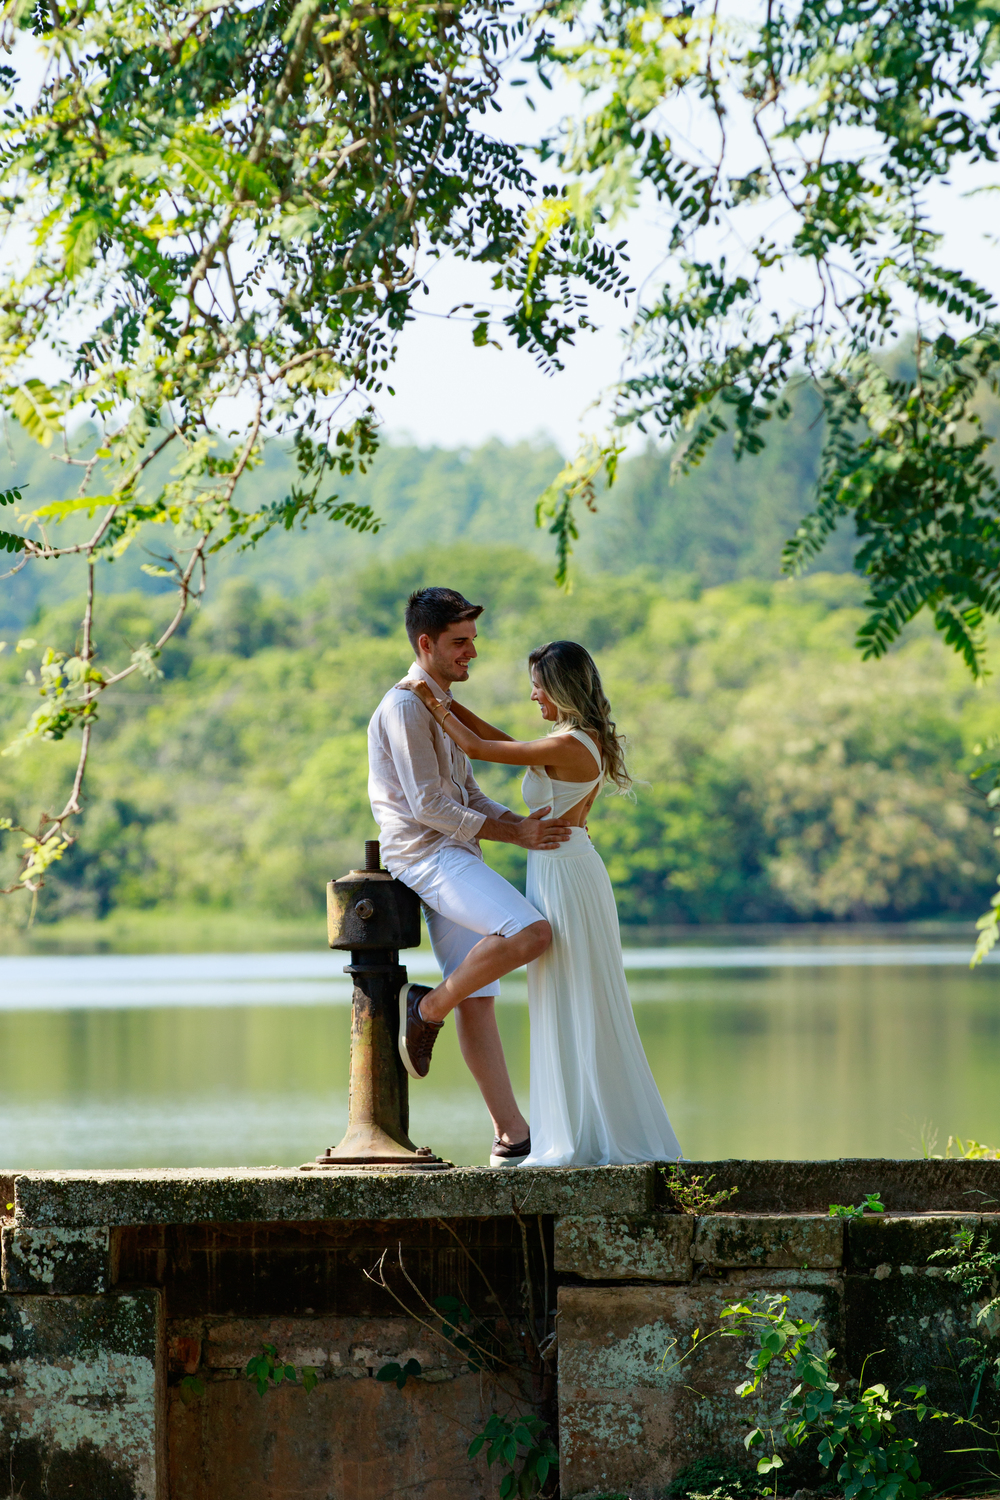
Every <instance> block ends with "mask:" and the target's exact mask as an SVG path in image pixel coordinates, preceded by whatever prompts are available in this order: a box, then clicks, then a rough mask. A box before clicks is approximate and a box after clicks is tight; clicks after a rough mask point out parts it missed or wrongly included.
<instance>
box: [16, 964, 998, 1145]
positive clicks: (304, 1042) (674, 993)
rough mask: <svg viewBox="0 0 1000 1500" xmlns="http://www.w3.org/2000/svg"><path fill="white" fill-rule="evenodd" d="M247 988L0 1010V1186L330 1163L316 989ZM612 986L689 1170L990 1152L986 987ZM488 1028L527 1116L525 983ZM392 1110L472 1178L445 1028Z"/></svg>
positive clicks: (470, 1092) (845, 982) (338, 1088)
mask: <svg viewBox="0 0 1000 1500" xmlns="http://www.w3.org/2000/svg"><path fill="white" fill-rule="evenodd" d="M851 956H852V957H853V956H854V955H851ZM279 957H282V958H285V959H287V957H288V955H281V956H279ZM18 962H24V963H33V962H37V960H23V961H18ZM65 962H67V963H69V962H71V961H70V960H65ZM66 972H67V975H68V972H69V971H66ZM192 976H193V977H191V978H190V980H189V981H188V982H190V983H191V984H193V985H194V986H195V987H196V990H197V986H198V984H199V983H200V982H201V981H199V980H198V979H197V971H196V970H193V971H192ZM138 982H140V983H141V976H140V978H139V981H138ZM178 982H179V981H178ZM234 982H235V981H234ZM242 982H243V983H244V984H247V983H251V984H252V983H254V981H253V980H249V979H247V980H244V981H242ZM257 982H260V983H265V984H268V985H270V984H284V985H285V986H286V989H285V990H283V992H282V1001H281V1003H277V1004H274V1003H266V1000H265V997H264V996H260V995H258V997H257V998H258V1002H259V1001H261V1000H265V1003H255V1004H252V1005H248V1004H246V1003H245V1001H244V1003H243V1004H239V1005H237V1004H234V1003H224V1004H204V1003H203V1004H197V1003H195V1004H191V1003H187V1004H185V1003H183V1001H184V999H188V1000H190V999H191V998H194V996H193V995H192V993H191V992H190V991H189V992H188V993H187V995H181V996H179V997H178V995H177V994H176V993H175V992H172V997H173V1003H172V1004H170V1005H157V1004H151V1003H147V1004H145V1005H129V1006H126V1007H122V1006H120V1005H119V1006H117V1007H111V1006H109V1005H107V1001H106V1000H105V1008H101V1007H100V1005H97V1006H90V1007H88V1008H85V1009H69V1010H67V1009H56V1008H47V1009H39V1010H31V1009H12V1010H3V1009H0V1059H2V1084H0V1167H8V1166H12V1167H13V1166H16V1167H71V1166H84V1167H85V1166H90V1167H97V1166H137V1165H150V1166H152V1165H174V1166H187V1165H191V1166H194V1165H217V1166H225V1165H254V1164H261V1165H267V1164H272V1163H281V1164H294V1163H296V1162H299V1161H303V1160H305V1159H307V1158H309V1157H312V1156H314V1155H315V1154H316V1153H317V1151H319V1150H321V1149H322V1148H324V1147H325V1146H327V1145H332V1144H334V1143H335V1142H336V1141H337V1140H338V1139H339V1137H340V1135H341V1134H342V1133H343V1129H344V1125H345V1122H346V1114H347V1095H346V1082H347V1069H348V1052H349V1011H348V1008H347V1006H346V1004H344V1003H342V1002H343V999H344V998H345V997H342V996H341V995H340V993H339V990H340V982H339V981H334V982H333V983H334V985H335V986H336V989H335V990H334V989H328V990H327V991H326V999H327V1003H323V1000H322V997H321V996H317V995H315V994H314V993H313V992H312V989H309V991H308V994H307V996H303V995H302V991H300V992H299V993H300V998H306V999H307V1002H308V1003H305V1004H302V1003H295V1000H294V995H293V994H290V993H289V992H288V989H287V987H288V986H292V988H294V985H295V984H296V983H297V984H300V985H307V986H312V985H314V984H318V983H321V981H317V980H314V979H313V978H312V977H311V976H309V975H300V976H294V975H292V976H289V975H286V978H285V979H281V978H280V975H279V974H276V973H273V972H271V971H270V970H269V971H268V973H267V975H266V976H261V978H260V979H259V980H258V981H257ZM631 984H632V994H633V1000H634V1003H635V1009H636V1016H637V1019H638V1023H639V1028H640V1031H641V1033H642V1037H643V1041H644V1043H645V1046H646V1049H647V1052H648V1055H649V1059H650V1063H651V1065H652V1068H653V1071H654V1074H655V1076H656V1079H657V1082H658V1084H659V1087H660V1090H661V1092H662V1094H663V1097H664V1099H665V1100H666V1102H667V1106H668V1108H669V1110H670V1113H671V1116H672V1118H673V1121H674V1125H675V1127H676V1129H677V1133H678V1135H679V1137H680V1139H681V1142H682V1144H683V1145H684V1148H685V1151H686V1152H687V1154H688V1155H690V1156H692V1157H718V1156H786V1157H825V1156H845V1155H863V1156H882V1155H885V1156H899V1155H911V1154H914V1153H915V1152H916V1151H917V1150H918V1149H919V1146H918V1138H919V1132H920V1128H921V1126H922V1125H923V1124H924V1123H925V1122H934V1123H936V1125H937V1126H938V1127H939V1129H940V1131H941V1133H942V1140H944V1139H946V1138H947V1135H948V1134H949V1133H950V1132H953V1133H955V1134H957V1135H962V1136H965V1135H968V1134H971V1135H973V1136H975V1137H977V1138H978V1139H980V1140H987V1141H993V1142H1000V1004H998V998H1000V997H998V993H997V985H998V981H997V970H996V969H995V968H994V969H990V970H980V971H978V972H976V973H971V974H970V973H969V971H968V970H967V969H965V968H959V967H946V966H934V965H925V964H916V965H914V964H912V963H911V964H909V965H908V966H906V967H903V966H900V965H897V966H895V967H892V966H888V965H885V964H880V965H878V966H875V967H870V966H862V965H860V964H843V965H840V966H836V967H830V966H823V967H814V968H806V967H801V966H792V967H780V968H779V967H770V968H752V969H736V970H734V969H726V970H711V969H701V968H699V969H694V970H686V971H678V970H672V971H669V972H660V973H657V972H655V971H651V970H644V971H642V972H639V973H636V974H635V975H634V976H633V978H632V981H631ZM64 993H65V992H64ZM119 998H120V997H119ZM178 998H179V999H180V1000H181V1003H179V1004H178V1003H176V1002H177V1000H178ZM199 998H200V996H199ZM229 999H230V997H229V996H227V1000H229ZM317 1001H319V1003H316V1002H317ZM330 1002H333V1003H330ZM64 1003H65V1002H64ZM499 1015H500V1024H501V1030H502V1033H503V1037H504V1045H505V1047H506V1050H507V1055H508V1059H509V1062H510V1067H511V1073H512V1075H513V1077H514V1082H515V1086H516V1088H517V1090H518V1092H519V1094H520V1097H521V1098H522V1099H523V1100H524V1102H525V1104H526V1103H527V1083H528V1042H529V1037H528V1017H527V1006H526V1004H525V992H524V985H523V980H518V979H514V980H512V981H509V982H508V983H507V985H506V1003H505V1004H503V1005H502V1006H501V1007H500V1011H499ZM411 1110H412V1134H413V1137H414V1139H415V1140H416V1141H418V1142H419V1143H420V1144H427V1145H431V1146H433V1147H434V1148H435V1149H436V1150H438V1151H441V1152H442V1153H444V1154H445V1155H448V1156H450V1157H451V1158H452V1159H453V1160H455V1161H461V1162H476V1161H479V1162H481V1161H483V1160H485V1158H486V1155H487V1153H488V1149H489V1142H490V1128H489V1123H488V1121H487V1120H486V1118H485V1114H484V1111H483V1109H482V1105H481V1103H480V1101H479V1096H478V1094H477V1092H476V1089H475V1086H474V1084H473V1083H472V1081H471V1079H470V1078H469V1076H468V1074H467V1073H466V1071H465V1068H464V1066H463V1064H462V1062H461V1058H460V1056H459V1053H458V1048H457V1045H456V1042H455V1035H454V1028H453V1027H449V1028H448V1029H447V1031H446V1032H445V1034H444V1035H443V1037H442V1039H441V1042H440V1043H439V1045H438V1049H437V1050H436V1052H435V1062H434V1070H433V1073H432V1075H431V1077H430V1079H429V1080H428V1081H427V1082H426V1083H423V1084H415V1085H413V1087H412V1089H411Z"/></svg>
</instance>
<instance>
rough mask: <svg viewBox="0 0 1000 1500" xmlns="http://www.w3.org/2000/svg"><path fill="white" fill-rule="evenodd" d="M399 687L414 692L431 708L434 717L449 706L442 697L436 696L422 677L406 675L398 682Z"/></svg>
mask: <svg viewBox="0 0 1000 1500" xmlns="http://www.w3.org/2000/svg"><path fill="white" fill-rule="evenodd" d="M396 686H397V687H401V688H405V689H406V691H407V692H408V693H413V694H414V696H415V697H417V698H419V699H420V701H421V703H422V704H423V705H424V707H425V708H426V709H429V710H430V712H431V714H432V715H433V716H434V718H435V719H436V718H438V716H439V714H440V713H441V712H442V711H444V710H445V709H446V708H447V705H446V704H445V703H443V702H442V700H441V699H440V698H436V697H435V696H434V693H433V690H432V689H431V688H430V687H429V686H428V684H427V683H426V682H424V680H423V678H422V677H404V679H403V681H402V682H397V684H396Z"/></svg>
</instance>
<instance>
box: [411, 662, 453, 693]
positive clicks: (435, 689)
mask: <svg viewBox="0 0 1000 1500" xmlns="http://www.w3.org/2000/svg"><path fill="white" fill-rule="evenodd" d="M406 675H407V677H419V678H420V680H421V682H426V684H427V686H428V687H429V688H430V690H431V692H432V693H433V694H434V696H435V698H436V699H437V700H438V702H439V703H442V702H445V701H448V702H451V693H450V691H449V690H448V689H446V688H442V687H441V685H440V683H437V682H435V681H434V678H433V677H432V676H431V675H430V673H429V672H425V671H424V669H423V667H422V666H421V665H420V663H419V662H417V661H415V662H414V663H413V665H412V667H411V668H410V670H409V671H408V672H407V674H406Z"/></svg>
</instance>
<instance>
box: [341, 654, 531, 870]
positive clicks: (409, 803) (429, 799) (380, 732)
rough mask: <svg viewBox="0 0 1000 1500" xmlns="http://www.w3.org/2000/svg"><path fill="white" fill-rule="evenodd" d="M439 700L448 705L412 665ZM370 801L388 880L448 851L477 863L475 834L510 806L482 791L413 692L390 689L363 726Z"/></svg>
mask: <svg viewBox="0 0 1000 1500" xmlns="http://www.w3.org/2000/svg"><path fill="white" fill-rule="evenodd" d="M406 675H407V677H410V678H413V677H419V678H421V679H422V680H423V681H424V682H426V683H427V685H428V686H429V687H430V689H431V691H432V692H433V693H434V696H435V697H436V698H437V699H438V700H439V701H441V700H443V699H446V700H448V701H449V702H450V701H451V693H448V692H444V691H443V690H442V689H441V688H440V687H439V686H438V685H437V683H436V682H435V681H434V679H433V678H432V677H431V676H429V675H428V673H427V672H425V671H424V669H423V667H420V666H418V665H417V663H416V662H414V663H413V666H412V667H411V668H410V670H409V671H408V672H407V674H406ZM368 796H369V798H370V799H371V804H372V812H373V813H374V815H375V821H376V823H377V824H378V826H379V835H380V839H379V841H380V844H381V848H382V862H383V864H384V865H385V867H386V869H387V870H389V871H390V872H391V873H392V874H393V875H395V874H397V873H402V871H403V870H405V869H406V868H407V866H408V865H414V864H416V863H417V861H418V860H421V859H426V858H427V856H428V855H429V854H434V853H435V852H436V851H437V850H438V849H443V848H447V847H448V846H452V847H456V848H461V849H471V850H472V851H473V852H474V853H476V854H478V855H479V857H480V858H482V853H481V851H480V848H479V845H478V844H477V843H476V835H477V834H478V832H479V830H480V829H481V828H482V826H483V823H484V822H485V821H486V819H487V818H500V817H502V816H503V814H504V813H505V812H508V811H509V809H508V808H506V807H504V806H503V805H502V804H501V803H499V802H494V801H493V800H492V799H491V798H489V797H487V796H486V794H485V793H484V792H483V791H481V790H480V788H479V787H478V786H477V784H476V778H475V777H474V776H473V774H472V767H471V766H470V764H469V761H468V758H467V756H466V755H465V754H464V752H463V751H461V750H460V749H459V748H458V746H457V745H456V744H455V742H454V741H453V740H450V739H449V738H448V736H447V735H446V734H445V732H444V730H443V729H442V728H441V726H440V725H439V724H438V723H437V722H436V720H434V719H433V718H432V717H431V715H430V714H429V713H428V711H427V709H426V708H425V707H424V705H423V704H422V703H421V702H420V699H419V698H418V697H417V696H416V694H415V693H409V692H407V691H406V689H405V688H398V687H393V688H390V689H389V691H388V692H387V693H386V695H385V697H384V698H383V699H382V702H381V703H380V704H379V706H378V708H377V709H376V710H375V712H374V714H373V715H372V719H371V723H370V724H369V725H368Z"/></svg>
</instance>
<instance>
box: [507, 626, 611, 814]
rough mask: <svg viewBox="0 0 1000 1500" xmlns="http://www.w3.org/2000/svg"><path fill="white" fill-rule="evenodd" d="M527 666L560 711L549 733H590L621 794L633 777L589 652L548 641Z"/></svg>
mask: <svg viewBox="0 0 1000 1500" xmlns="http://www.w3.org/2000/svg"><path fill="white" fill-rule="evenodd" d="M528 666H529V667H530V669H531V674H532V677H533V678H534V680H535V682H536V683H537V685H538V686H539V687H540V688H544V690H545V692H546V693H547V694H548V695H549V697H550V698H551V699H552V702H553V703H554V704H555V706H556V708H557V709H558V711H559V718H558V719H557V720H556V722H555V724H553V726H552V728H551V730H550V731H549V733H550V734H559V733H563V734H564V733H565V732H566V730H567V729H585V730H590V731H591V732H592V733H593V734H595V735H596V736H597V744H598V748H599V749H600V752H601V756H602V759H603V763H604V773H605V775H606V777H607V779H608V780H609V781H610V782H613V783H614V785H615V786H616V787H617V788H618V790H619V791H620V792H627V791H628V789H629V787H630V786H631V785H632V778H631V776H630V775H629V774H628V770H627V769H626V766H625V748H624V747H625V736H624V735H621V734H619V733H618V730H617V728H616V727H615V721H614V719H613V718H612V717H611V704H610V703H609V702H608V700H607V697H606V695H605V692H604V688H603V687H602V685H601V674H600V672H598V670H597V667H596V665H595V663H594V658H593V657H592V656H591V654H590V652H589V651H587V650H586V649H585V648H584V647H583V646H578V645H577V643H576V641H549V643H548V645H547V646H538V647H537V648H536V649H535V650H534V651H532V653H531V655H530V656H529V657H528Z"/></svg>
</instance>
